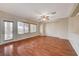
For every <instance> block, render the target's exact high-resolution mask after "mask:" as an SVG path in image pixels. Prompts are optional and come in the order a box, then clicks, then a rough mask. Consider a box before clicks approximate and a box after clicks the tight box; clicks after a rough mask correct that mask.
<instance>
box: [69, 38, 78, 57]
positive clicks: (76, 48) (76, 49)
mask: <svg viewBox="0 0 79 59" xmlns="http://www.w3.org/2000/svg"><path fill="white" fill-rule="evenodd" d="M69 42H70V44H71V45H72V47H73V48H74V50H75V52H76V53H77V55H78V56H79V49H78V47H77V45H75V43H74V42H73V41H71V40H69Z"/></svg>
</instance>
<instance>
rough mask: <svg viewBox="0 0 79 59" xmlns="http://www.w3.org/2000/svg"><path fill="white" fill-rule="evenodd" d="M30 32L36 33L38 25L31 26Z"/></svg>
mask: <svg viewBox="0 0 79 59" xmlns="http://www.w3.org/2000/svg"><path fill="white" fill-rule="evenodd" d="M30 32H36V25H35V24H30Z"/></svg>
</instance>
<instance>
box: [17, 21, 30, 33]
mask: <svg viewBox="0 0 79 59" xmlns="http://www.w3.org/2000/svg"><path fill="white" fill-rule="evenodd" d="M17 25H18V34H24V33H28V32H29V24H27V23H24V22H18V23H17Z"/></svg>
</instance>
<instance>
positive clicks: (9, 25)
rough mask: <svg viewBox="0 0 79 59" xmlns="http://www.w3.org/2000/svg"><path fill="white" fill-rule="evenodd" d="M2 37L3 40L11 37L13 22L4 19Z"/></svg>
mask: <svg viewBox="0 0 79 59" xmlns="http://www.w3.org/2000/svg"><path fill="white" fill-rule="evenodd" d="M4 38H5V40H10V39H12V38H13V22H8V21H4Z"/></svg>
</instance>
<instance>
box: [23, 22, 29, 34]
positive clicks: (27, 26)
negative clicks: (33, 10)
mask: <svg viewBox="0 0 79 59" xmlns="http://www.w3.org/2000/svg"><path fill="white" fill-rule="evenodd" d="M28 32H29V24H27V23H24V33H28Z"/></svg>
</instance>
